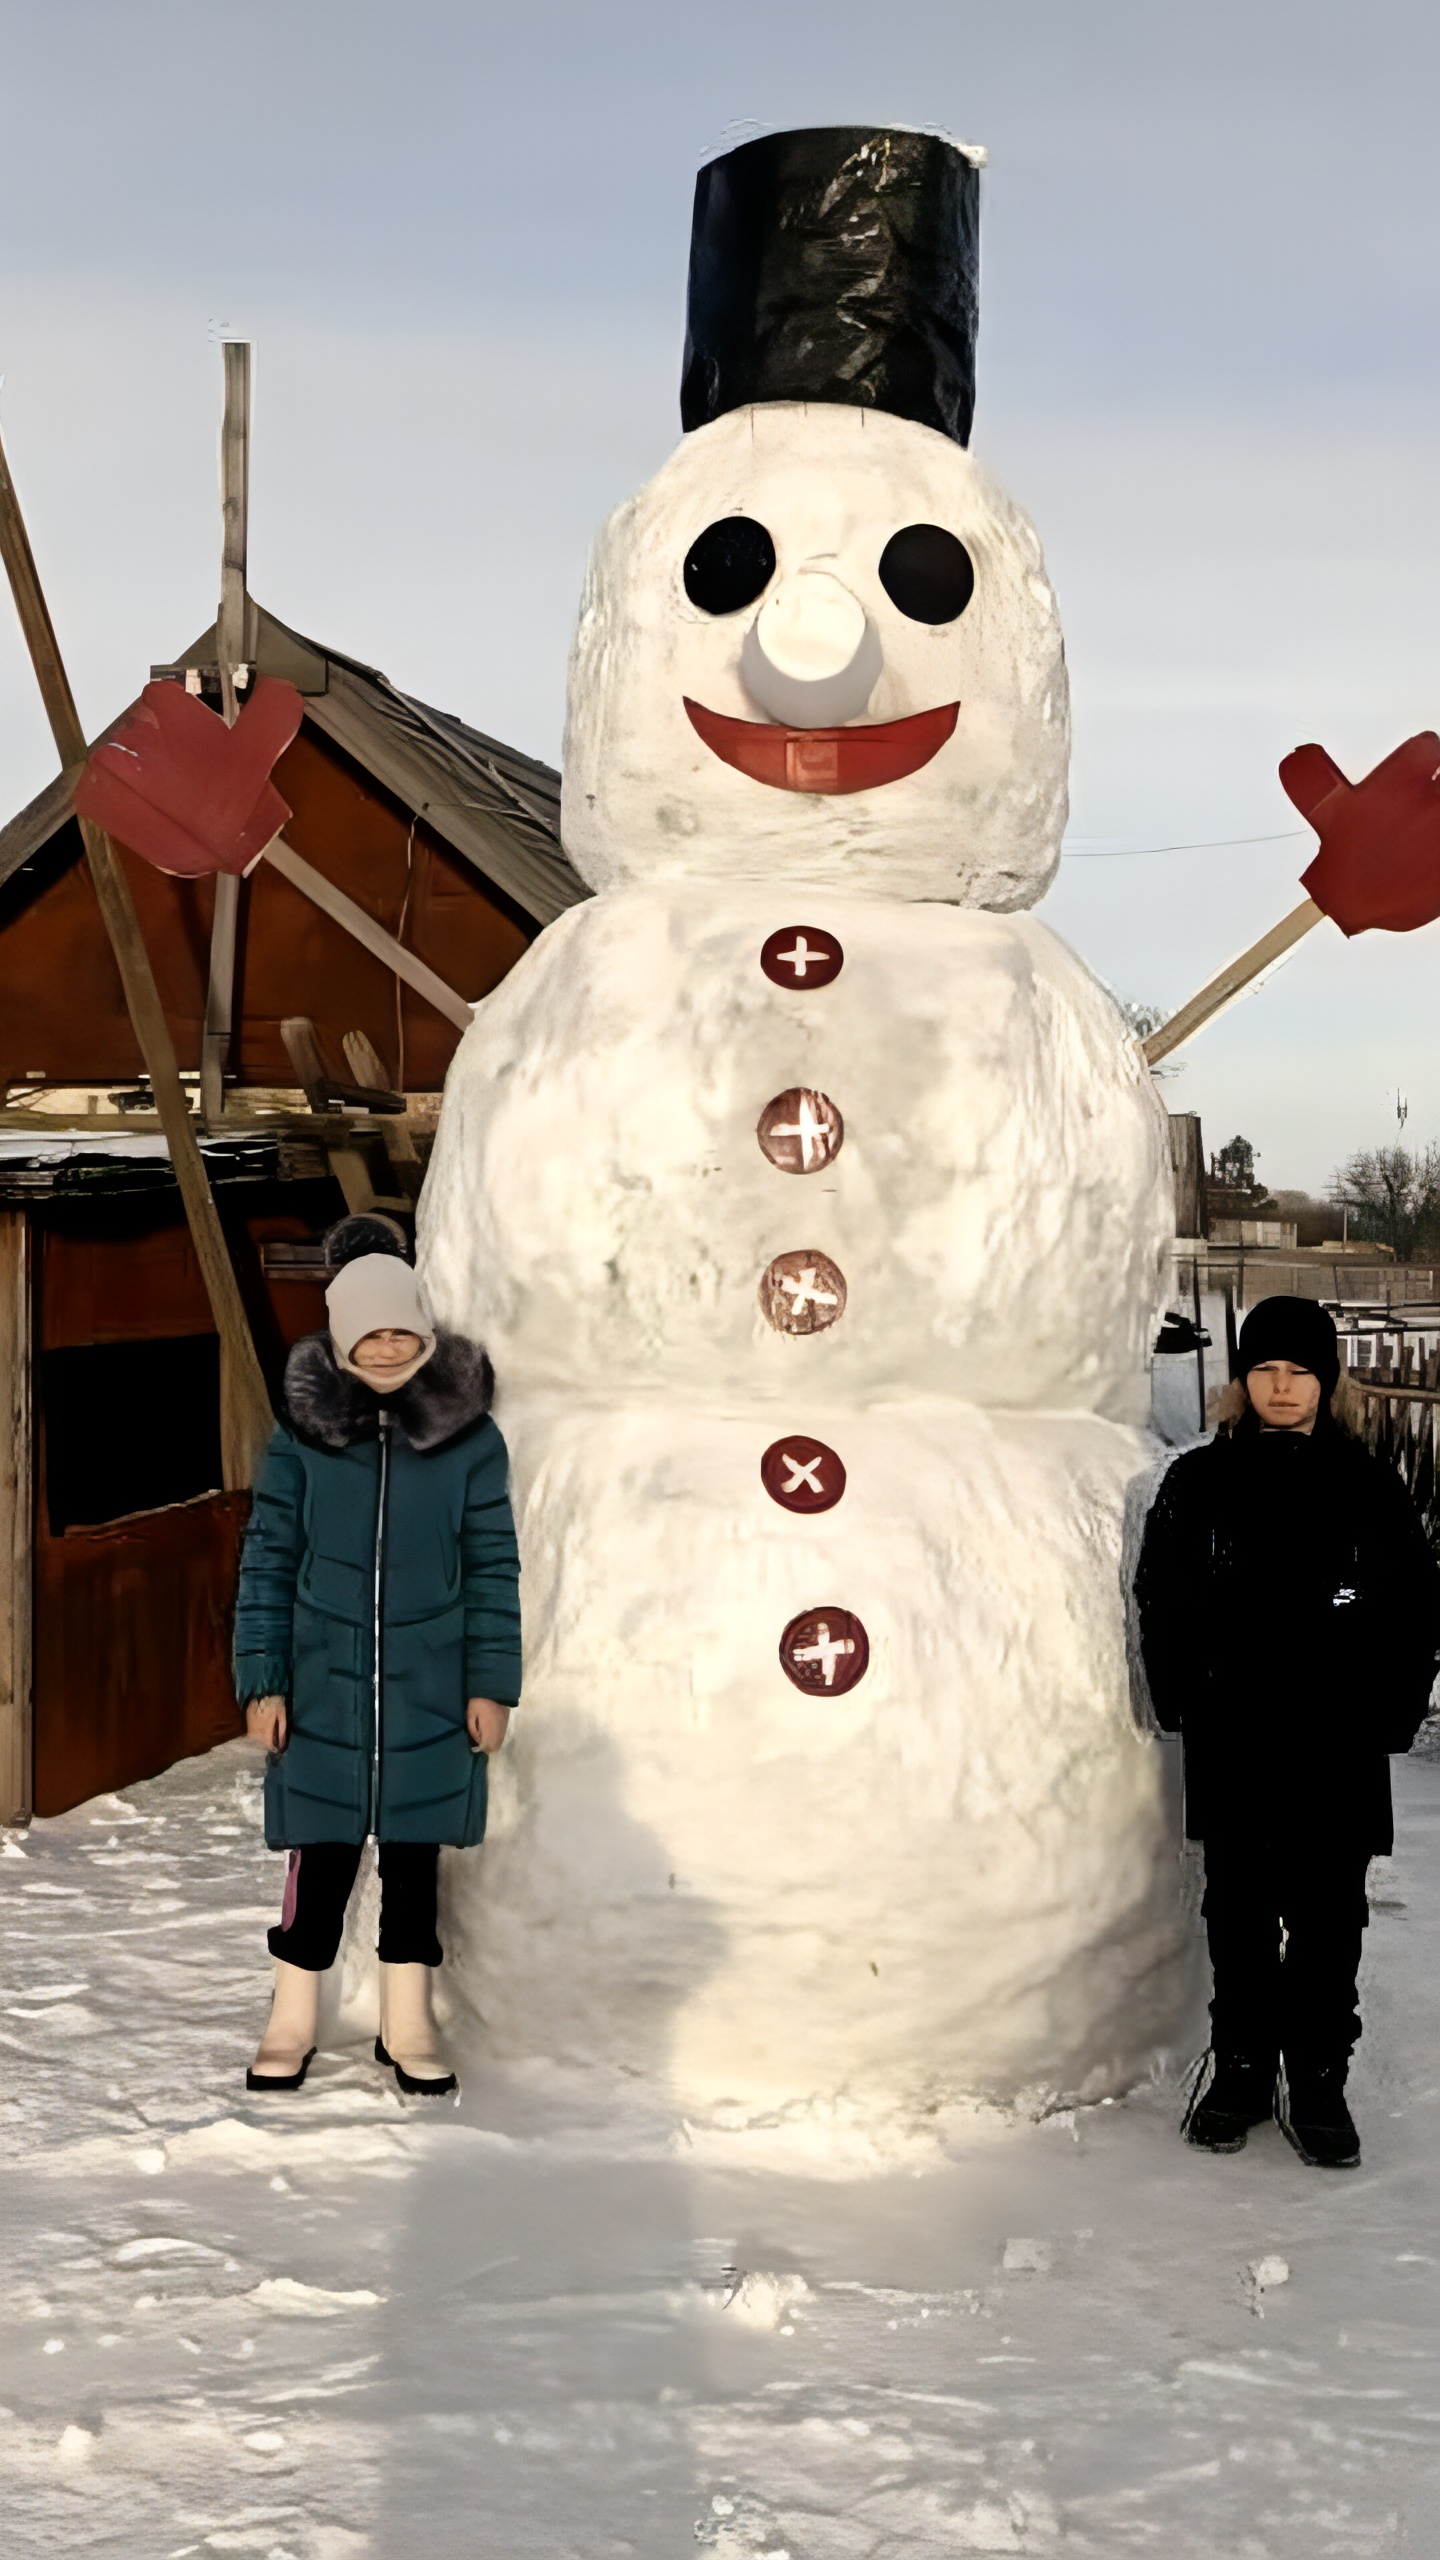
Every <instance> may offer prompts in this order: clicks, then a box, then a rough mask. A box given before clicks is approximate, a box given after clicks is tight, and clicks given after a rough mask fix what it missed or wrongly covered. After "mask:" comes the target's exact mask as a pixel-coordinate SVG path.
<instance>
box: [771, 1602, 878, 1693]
mask: <svg viewBox="0 0 1440 2560" xmlns="http://www.w3.org/2000/svg"><path fill="white" fill-rule="evenodd" d="M869 1661H870V1639H869V1637H868V1636H867V1635H866V1633H865V1630H864V1628H863V1627H862V1625H861V1624H860V1621H859V1619H858V1618H857V1617H856V1616H855V1614H854V1612H853V1610H850V1609H807V1610H806V1611H805V1612H804V1614H803V1616H801V1617H798V1618H792V1619H791V1621H790V1624H789V1626H788V1627H787V1628H786V1630H785V1633H784V1634H783V1636H782V1637H781V1639H780V1665H781V1669H782V1670H783V1671H784V1673H785V1676H786V1678H787V1679H788V1680H793V1681H794V1683H795V1686H796V1688H797V1689H808V1690H811V1691H812V1692H814V1693H816V1694H817V1695H819V1696H820V1697H823V1698H838V1697H840V1696H841V1695H842V1694H843V1692H844V1691H845V1690H846V1689H853V1688H854V1686H855V1684H856V1682H857V1680H863V1679H864V1677H865V1673H866V1670H867V1668H868V1665H869Z"/></svg>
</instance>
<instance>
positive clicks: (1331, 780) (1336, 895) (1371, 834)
mask: <svg viewBox="0 0 1440 2560" xmlns="http://www.w3.org/2000/svg"><path fill="white" fill-rule="evenodd" d="M1280 781H1281V784H1282V787H1283V789H1284V791H1285V793H1286V796H1287V798H1288V799H1290V800H1291V801H1293V803H1294V805H1295V807H1296V808H1297V809H1298V810H1299V811H1300V814H1301V816H1302V817H1304V818H1308V820H1309V822H1310V824H1311V826H1312V827H1313V828H1314V829H1315V832H1316V834H1317V836H1318V837H1319V839H1320V849H1319V851H1318V853H1317V854H1316V856H1315V859H1314V861H1313V862H1312V863H1311V864H1310V867H1309V869H1308V870H1307V871H1305V872H1302V874H1301V878H1300V886H1301V888H1302V889H1309V890H1311V891H1312V892H1313V893H1314V894H1313V895H1312V896H1310V897H1308V898H1304V899H1302V901H1301V903H1300V905H1299V906H1298V907H1292V908H1291V910H1290V913H1289V915H1288V916H1285V917H1284V918H1282V920H1281V922H1280V923H1279V924H1277V925H1272V926H1271V928H1270V931H1269V932H1268V933H1266V934H1262V935H1261V937H1260V940H1259V941H1258V942H1252V944H1251V945H1250V948H1249V950H1248V951H1242V952H1241V954H1240V957H1239V959H1238V960H1232V961H1231V962H1230V964H1229V967H1228V968H1225V969H1222V970H1221V971H1220V973H1219V975H1218V977H1214V978H1212V979H1211V980H1210V983H1209V985H1208V986H1204V987H1202V988H1201V990H1200V992H1199V994H1198V995H1195V996H1192V997H1191V998H1190V1001H1189V1003H1188V1004H1184V1005H1182V1006H1181V1008H1180V1010H1179V1012H1178V1013H1173V1014H1172V1015H1171V1017H1170V1019H1169V1021H1168V1022H1162V1023H1161V1025H1160V1028H1159V1030H1158V1031H1152V1032H1151V1034H1150V1037H1149V1039H1148V1040H1142V1041H1141V1043H1140V1048H1141V1054H1142V1055H1143V1057H1144V1059H1145V1063H1146V1065H1147V1066H1151V1067H1153V1066H1156V1065H1158V1063H1159V1061H1160V1060H1161V1059H1162V1058H1168V1057H1169V1055H1170V1053H1171V1051H1172V1049H1178V1048H1179V1046H1180V1044H1181V1042H1182V1041H1183V1040H1188V1039H1190V1038H1191V1036H1192V1035H1193V1034H1194V1033H1195V1032H1197V1031H1198V1030H1199V1029H1200V1027H1201V1024H1202V1023H1206V1022H1209V1021H1211V1020H1212V1019H1213V1017H1214V1016H1215V1015H1216V1014H1217V1013H1219V1011H1220V1010H1221V1007H1222V1006H1223V1005H1227V1004H1228V1003H1229V1002H1230V1000H1231V998H1232V996H1237V995H1239V993H1240V991H1241V989H1242V988H1243V987H1248V986H1249V984H1250V982H1251V980H1252V978H1258V977H1259V975H1260V973H1261V971H1262V969H1268V968H1270V967H1271V965H1272V964H1273V963H1274V962H1275V961H1276V960H1278V959H1280V958H1281V956H1282V954H1283V953H1285V952H1286V951H1288V950H1289V949H1290V946H1291V944H1292V943H1295V942H1298V941H1299V940H1300V937H1301V935H1302V934H1306V933H1308V932H1309V930H1310V927H1311V926H1312V924H1318V923H1319V921H1320V919H1321V917H1322V916H1330V917H1331V918H1333V920H1334V922H1335V923H1336V924H1338V926H1339V927H1340V930H1341V932H1342V933H1343V934H1346V935H1350V934H1355V933H1368V932H1370V931H1372V930H1373V929H1374V928H1376V927H1379V928H1380V930H1381V931H1382V932H1385V933H1413V932H1414V931H1415V929H1416V927H1417V926H1419V925H1422V924H1433V923H1434V922H1435V920H1436V918H1437V917H1440V734H1437V732H1436V731H1435V730H1433V729H1422V730H1421V731H1420V733H1419V735H1418V736H1416V737H1413V738H1407V739H1406V741H1405V744H1404V746H1403V747H1397V748H1396V749H1395V752H1394V754H1393V755H1388V756H1387V757H1386V758H1385V761H1384V763H1383V764H1378V765H1377V766H1376V767H1375V770H1374V772H1373V773H1367V774H1366V776H1365V779H1364V781H1363V782H1357V783H1351V782H1347V780H1346V778H1345V776H1344V774H1343V773H1342V772H1341V770H1340V767H1339V766H1338V764H1337V763H1336V762H1335V759H1334V757H1333V756H1330V755H1327V754H1326V752H1325V749H1324V748H1323V747H1317V746H1308V747H1296V748H1295V750H1294V752H1293V753H1292V754H1290V755H1288V756H1286V758H1285V760H1284V762H1283V764H1282V765H1281V767H1280Z"/></svg>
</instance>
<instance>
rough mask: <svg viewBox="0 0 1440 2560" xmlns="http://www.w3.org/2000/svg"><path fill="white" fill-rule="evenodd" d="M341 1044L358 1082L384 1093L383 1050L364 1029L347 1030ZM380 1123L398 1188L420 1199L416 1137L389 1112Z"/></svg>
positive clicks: (376, 1091)
mask: <svg viewBox="0 0 1440 2560" xmlns="http://www.w3.org/2000/svg"><path fill="white" fill-rule="evenodd" d="M341 1045H342V1047H343V1048H344V1051H345V1063H346V1065H347V1067H348V1068H349V1070H350V1073H351V1074H352V1076H353V1077H354V1079H355V1081H356V1083H357V1084H358V1085H365V1086H367V1087H368V1089H369V1090H370V1092H372V1093H384V1092H386V1091H387V1090H388V1089H389V1084H390V1079H389V1077H388V1076H387V1075H386V1073H385V1068H384V1064H383V1062H382V1060H381V1058H380V1055H379V1052H378V1051H377V1049H376V1047H375V1045H374V1042H373V1041H371V1040H367V1039H366V1037H365V1034H364V1032H363V1031H347V1032H346V1033H345V1036H344V1040H343V1042H342V1044H341ZM377 1125H378V1127H379V1131H380V1139H381V1144H382V1145H383V1147H384V1149H385V1153H386V1155H387V1156H388V1157H389V1159H390V1171H391V1173H392V1174H393V1175H394V1178H395V1188H396V1190H397V1191H399V1192H400V1193H401V1194H402V1195H403V1196H404V1198H405V1199H407V1200H418V1199H419V1197H420V1184H421V1167H420V1158H419V1155H418V1153H417V1152H416V1147H415V1141H414V1139H413V1138H412V1137H411V1135H410V1132H409V1130H408V1129H407V1128H406V1126H405V1123H404V1121H403V1120H393V1119H391V1118H390V1116H389V1114H388V1113H384V1114H380V1115H378V1118H377Z"/></svg>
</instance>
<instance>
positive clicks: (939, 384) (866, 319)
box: [680, 125, 984, 444]
mask: <svg viewBox="0 0 1440 2560" xmlns="http://www.w3.org/2000/svg"><path fill="white" fill-rule="evenodd" d="M983 158H984V153H983V152H982V151H980V150H978V149H977V148H976V147H975V146H973V145H972V146H970V147H969V148H968V149H967V148H966V147H964V146H962V145H960V144H958V143H954V142H948V141H946V140H945V139H944V137H943V136H942V135H940V134H936V133H916V132H912V131H910V130H908V129H906V128H904V127H899V126H883V125H882V126H873V125H819V126H811V127H806V128H802V129H801V130H800V131H798V132H793V133H767V134H762V135H761V136H759V137H758V139H756V140H755V141H753V142H742V143H741V144H740V145H739V146H738V148H737V149H736V150H734V151H727V152H726V153H725V155H724V157H723V158H722V159H719V160H712V161H710V162H709V164H708V165H707V166H706V167H705V168H703V169H702V170H701V172H700V175H699V177H698V178H697V180H696V182H695V213H694V222H693V227H692V230H691V238H690V300H689V308H688V311H687V315H686V324H685V365H684V373H683V377H682V381H681V386H680V418H681V423H682V425H683V426H684V428H685V430H686V433H687V434H688V433H689V432H690V430H691V429H692V428H694V427H703V426H707V425H708V424H709V422H710V420H711V419H712V418H722V417H724V415H725V414H726V412H727V410H730V409H743V408H748V407H749V406H750V405H751V403H752V402H755V401H766V400H821V401H835V402H840V403H842V404H844V405H846V406H849V407H852V408H860V409H867V408H868V409H888V410H890V411H892V412H893V414H894V415H895V416H896V417H898V418H914V419H915V420H917V422H918V423H919V424H920V425H921V426H922V427H934V428H937V429H938V431H939V433H940V434H941V435H945V436H953V437H954V439H955V442H956V443H957V444H964V443H965V442H966V441H967V439H968V437H969V434H970V418H971V413H972V411H973V409H974V407H975V318H976V298H977V291H978V278H979V256H980V170H979V165H978V164H979V162H980V161H981V160H982V159H983Z"/></svg>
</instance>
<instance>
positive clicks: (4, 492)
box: [0, 446, 274, 1490]
mask: <svg viewBox="0 0 1440 2560" xmlns="http://www.w3.org/2000/svg"><path fill="white" fill-rule="evenodd" d="M0 552H3V555H4V560H5V567H6V571H7V573H8V575H9V579H10V585H11V588H12V590H13V593H14V597H15V603H16V608H17V610H18V612H19V615H20V623H21V628H22V629H23V631H24V634H25V639H26V644H27V646H28V648H29V651H30V658H31V663H32V664H33V666H34V669H35V673H36V676H37V678H38V680H39V684H40V692H41V696H42V698H43V700H44V704H45V709H46V713H47V715H48V717H49V721H50V728H51V733H52V735H53V737H54V740H55V745H56V748H57V750H58V752H59V756H60V762H61V764H62V765H73V764H83V762H84V760H85V752H86V750H85V733H84V730H83V729H82V728H81V726H80V715H79V713H78V711H77V710H76V708H75V697H74V695H73V694H72V692H71V690H70V681H69V678H68V676H67V675H66V673H65V667H64V662H63V660H62V658H61V656H60V647H59V643H58V641H57V640H56V637H55V629H54V625H53V624H52V622H51V620H50V612H49V608H48V606H47V605H46V602H45V597H44V593H43V590H42V588H41V585H40V580H39V577H38V575H37V573H36V568H35V559H34V554H33V553H32V551H31V549H30V540H29V536H28V534H27V533H26V531H25V521H24V518H23V516H22V515H21V513H20V502H19V499H18V498H17V496H16V494H15V486H14V483H13V481H12V480H11V477H10V471H9V466H8V464H7V462H6V460H5V453H4V447H3V446H0ZM80 832H81V836H82V837H83V839H84V844H85V858H86V860H87V862H88V863H89V865H90V877H91V879H92V881H93V882H94V885H95V895H96V898H97V900H98V902H99V907H100V913H101V915H102V917H103V918H104V922H105V930H106V932H107V933H108V935H109V937H110V947H111V949H112V951H113V952H114V954H115V965H116V967H117V968H118V970H119V972H120V983H121V985H122V987H123V988H124V991H125V1002H126V1005H127V1007H128V1008H129V1013H130V1020H131V1023H132V1025H133V1026H134V1031H135V1037H136V1040H137V1041H138V1042H139V1045H140V1055H141V1057H142V1058H143V1059H144V1061H145V1067H146V1071H147V1073H148V1075H149V1078H150V1089H151V1091H152V1093H153V1094H154V1096H155V1108H156V1110H157V1112H158V1113H159V1117H160V1126H161V1128H162V1130H163V1131H164V1134H165V1143H166V1146H167V1147H168V1149H169V1152H170V1163H171V1166H172V1169H173V1171H174V1175H175V1179H176V1182H177V1183H178V1184H179V1187H180V1197H181V1200H182V1201H183V1203H184V1206H185V1215H186V1218H187V1220H188V1221H189V1226H190V1236H191V1241H192V1242H193V1244H194V1247H195V1259H196V1261H197V1262H198V1263H199V1265H200V1272H201V1277H202V1278H203V1280H204V1283H205V1288H206V1292H207V1295H208V1297H209V1300H210V1306H211V1311H212V1313H213V1315H214V1318H215V1329H216V1332H217V1333H218V1334H219V1336H220V1382H221V1383H220V1447H221V1456H222V1460H223V1466H224V1475H225V1483H226V1486H227V1488H228V1489H231V1490H233V1489H234V1488H236V1487H237V1486H243V1485H248V1484H249V1483H250V1482H251V1479H252V1476H253V1473H254V1464H255V1459H256V1457H257V1455H258V1454H259V1451H260V1450H261V1448H262V1447H263V1446H264V1444H265V1442H266V1440H268V1438H269V1436H270V1433H271V1430H272V1429H273V1427H274V1416H273V1414H272V1412H271V1410H270V1398H269V1396H268V1394H267V1392H266V1388H265V1380H264V1376H263V1374H262V1372H261V1368H260V1363H259V1361H258V1359H257V1358H256V1355H255V1345H254V1342H253V1341H252V1339H251V1335H250V1327H249V1325H248V1324H247V1322H246V1319H245V1309H244V1305H243V1303H242V1301H241V1297H240V1291H239V1287H238V1285H237V1283H236V1279H235V1273H234V1269H233V1267H232V1265H231V1261H230V1256H229V1253H228V1251H227V1250H226V1245H225V1237H224V1233H223V1231H222V1229H221V1225H220V1219H219V1215H218V1212H217V1210H216V1207H215V1199H214V1194H213V1193H212V1191H211V1189H210V1178H209V1176H208V1174H207V1173H206V1171H205V1160H204V1158H203V1156H202V1155H201V1153H200V1147H199V1143H198V1141H197V1139H196V1136H195V1127H194V1123H193V1121H192V1120H191V1117H190V1108H189V1104H188V1103H187V1101H186V1099H185V1093H184V1089H183V1087H182V1085H181V1082H180V1071H179V1069H178V1067H177V1065H176V1063H175V1044H174V1042H173V1040H172V1039H171V1037H170V1025H169V1023H168V1022H167V1021H166V1019H165V1008H164V1006H163V1005H162V1004H161V1002H160V991H159V989H158V988H157V986H156V984H155V975H154V971H153V970H152V969H151V966H150V955H149V953H148V951H147V950H146V948H145V939H144V936H143V934H142V933H141V931H140V923H139V918H138V917H137V916H136V913H135V906H134V901H133V900H132V898H131V895H130V884H129V882H128V881H127V879H126V877H125V874H124V872H123V871H122V870H121V868H120V864H119V861H118V860H117V858H116V854H115V848H114V846H113V845H112V844H111V842H110V839H109V837H108V836H107V835H106V834H104V832H103V831H102V829H101V828H99V827H96V826H92V824H91V823H90V821H89V819H88V818H82V819H81V820H80Z"/></svg>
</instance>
